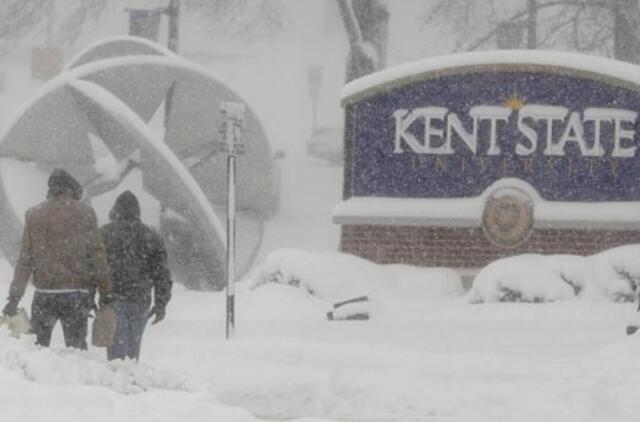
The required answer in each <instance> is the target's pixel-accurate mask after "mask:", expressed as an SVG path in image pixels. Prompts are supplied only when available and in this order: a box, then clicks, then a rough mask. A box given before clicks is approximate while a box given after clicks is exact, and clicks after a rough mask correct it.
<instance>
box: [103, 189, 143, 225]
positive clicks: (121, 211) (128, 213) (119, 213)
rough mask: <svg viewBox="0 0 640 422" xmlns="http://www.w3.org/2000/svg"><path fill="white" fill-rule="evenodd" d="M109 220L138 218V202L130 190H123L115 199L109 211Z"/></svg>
mask: <svg viewBox="0 0 640 422" xmlns="http://www.w3.org/2000/svg"><path fill="white" fill-rule="evenodd" d="M109 218H110V219H111V221H116V220H140V203H139V202H138V198H136V196H135V195H134V194H133V193H132V192H131V191H124V192H123V193H121V194H120V196H118V198H117V199H116V203H115V204H113V208H111V212H109Z"/></svg>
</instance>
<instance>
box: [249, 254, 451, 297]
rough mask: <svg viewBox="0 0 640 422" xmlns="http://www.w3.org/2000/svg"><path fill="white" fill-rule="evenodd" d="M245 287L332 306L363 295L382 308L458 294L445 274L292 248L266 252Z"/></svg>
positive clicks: (434, 270) (349, 256)
mask: <svg viewBox="0 0 640 422" xmlns="http://www.w3.org/2000/svg"><path fill="white" fill-rule="evenodd" d="M249 283H250V287H251V288H253V289H255V288H257V287H260V286H262V285H264V284H267V283H279V284H286V285H290V286H294V287H299V288H301V289H304V290H305V291H307V292H308V293H309V294H310V295H313V296H316V297H318V298H322V299H330V300H335V301H340V300H346V299H350V298H355V297H359V296H367V297H369V299H370V300H371V301H372V302H375V303H379V304H382V305H383V306H384V307H385V308H393V307H394V306H396V305H397V306H406V305H407V302H421V303H422V304H424V303H425V302H427V301H429V300H434V299H438V298H442V297H446V296H453V295H461V294H462V292H463V288H462V282H461V280H460V277H459V276H458V275H457V274H456V273H455V272H454V271H452V270H449V269H444V268H419V267H412V266H408V265H379V264H375V263H373V262H371V261H368V260H366V259H363V258H359V257H357V256H353V255H349V254H343V253H314V252H308V251H304V250H298V249H279V250H276V251H273V252H271V253H270V254H269V255H268V256H267V259H266V261H265V263H264V264H263V265H262V266H261V267H259V268H258V269H256V271H255V272H254V273H253V274H252V276H251V277H250V280H249Z"/></svg>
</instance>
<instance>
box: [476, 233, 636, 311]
mask: <svg viewBox="0 0 640 422" xmlns="http://www.w3.org/2000/svg"><path fill="white" fill-rule="evenodd" d="M639 261H640V245H629V246H622V247H619V248H614V249H610V250H607V251H604V252H602V253H599V254H596V255H593V256H588V257H581V256H574V255H533V254H532V255H519V256H514V257H509V258H504V259H500V260H497V261H494V262H492V263H491V264H489V265H487V266H486V267H485V268H483V269H482V270H481V271H480V272H479V273H478V274H477V275H476V277H475V279H474V281H473V286H472V288H471V291H470V292H469V294H468V298H469V301H470V302H471V303H482V302H551V301H557V300H563V299H571V298H573V297H576V296H580V297H590V298H602V297H604V298H607V299H610V300H613V301H630V300H633V298H634V296H635V292H636V290H637V280H638V278H639V277H640V262H639Z"/></svg>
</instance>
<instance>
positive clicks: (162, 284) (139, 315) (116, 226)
mask: <svg viewBox="0 0 640 422" xmlns="http://www.w3.org/2000/svg"><path fill="white" fill-rule="evenodd" d="M109 218H110V220H111V222H110V223H108V224H106V225H105V226H103V227H102V229H101V233H102V238H103V239H104V243H105V248H106V251H107V261H108V263H109V267H110V270H111V273H110V276H111V280H112V283H113V296H114V309H115V311H116V315H117V318H118V324H117V328H116V335H115V340H114V342H113V344H112V345H111V346H110V347H108V348H107V357H108V358H109V360H113V359H125V358H129V359H135V360H138V358H139V357H140V345H141V341H142V334H143V333H144V329H145V326H146V323H147V319H149V318H151V317H152V316H153V317H155V318H154V320H153V322H152V323H153V324H156V323H158V322H160V321H162V320H163V319H164V317H165V309H166V306H167V303H168V302H169V300H170V299H171V285H172V282H171V274H170V272H169V269H168V266H167V252H166V249H165V245H164V242H163V240H162V238H161V237H160V236H159V235H158V234H157V233H155V232H154V231H153V230H152V229H151V228H149V227H148V226H147V225H145V224H143V223H142V222H141V221H140V205H139V203H138V199H137V198H136V196H135V195H134V194H133V193H131V192H130V191H126V192H124V193H122V194H121V195H120V196H118V198H117V199H116V202H115V204H114V206H113V208H112V209H111V212H110V213H109ZM152 291H153V307H151V302H152Z"/></svg>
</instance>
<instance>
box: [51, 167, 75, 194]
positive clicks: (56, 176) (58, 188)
mask: <svg viewBox="0 0 640 422" xmlns="http://www.w3.org/2000/svg"><path fill="white" fill-rule="evenodd" d="M47 186H48V187H49V193H48V194H47V197H52V196H60V195H69V196H71V197H72V198H73V199H76V200H79V199H80V198H82V185H80V183H78V181H77V180H76V179H75V178H74V177H73V176H72V175H70V174H69V173H68V172H67V171H66V170H65V169H55V170H53V171H52V172H51V175H50V176H49V180H48V181H47Z"/></svg>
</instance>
